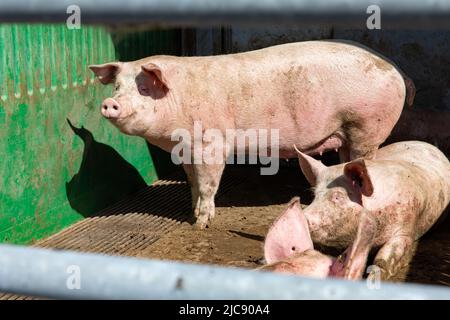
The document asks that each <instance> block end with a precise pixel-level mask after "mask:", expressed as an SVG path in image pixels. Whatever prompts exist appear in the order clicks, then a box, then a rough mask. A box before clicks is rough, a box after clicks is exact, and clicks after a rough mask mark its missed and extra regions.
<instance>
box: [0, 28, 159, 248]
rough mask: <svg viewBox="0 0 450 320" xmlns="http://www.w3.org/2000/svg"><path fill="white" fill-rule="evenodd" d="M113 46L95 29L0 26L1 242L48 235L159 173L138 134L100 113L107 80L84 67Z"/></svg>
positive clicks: (105, 57)
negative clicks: (96, 77)
mask: <svg viewBox="0 0 450 320" xmlns="http://www.w3.org/2000/svg"><path fill="white" fill-rule="evenodd" d="M152 36H154V35H152ZM149 37H150V36H149ZM166 38H167V37H166ZM122 39H125V40H126V39H127V38H126V37H125V36H122ZM126 41H130V40H129V38H128V40H126ZM144 41H150V40H149V39H144ZM160 42H161V41H160ZM139 43H140V44H141V45H143V47H138V46H133V44H132V43H130V44H129V46H130V48H132V50H138V49H136V48H141V49H139V50H142V51H139V52H138V53H139V54H142V55H145V52H146V50H145V48H146V46H149V42H146V43H145V44H143V43H142V42H139ZM118 47H119V48H120V43H119V45H118ZM150 47H151V46H150ZM130 50H131V49H130ZM115 52H116V50H115V47H114V44H113V41H112V38H111V35H110V33H108V32H106V31H105V30H104V29H103V28H99V27H91V26H84V27H82V28H81V29H79V30H69V29H67V28H66V27H65V25H27V24H26V25H25V24H23V25H10V24H5V25H0V84H1V87H0V242H10V243H29V242H32V241H33V240H36V239H39V238H42V237H44V236H47V235H50V234H52V233H54V232H57V231H59V230H60V229H61V228H63V227H65V226H68V225H70V224H72V223H73V222H75V221H77V220H79V219H81V218H82V217H83V216H84V217H86V216H89V215H92V214H93V213H95V212H96V211H98V210H100V209H102V208H104V207H105V206H107V205H109V204H112V203H113V202H116V201H117V200H119V199H121V198H122V197H124V196H125V195H128V194H130V193H133V192H135V191H137V190H138V189H140V188H141V187H142V186H144V185H145V184H146V183H151V182H152V181H153V180H155V179H156V178H157V174H156V170H155V168H154V165H153V161H152V158H151V155H150V153H149V149H148V146H147V145H146V143H145V141H144V140H143V139H140V138H137V137H130V136H125V135H123V134H121V133H120V132H119V131H118V130H117V129H116V128H114V127H113V126H112V125H111V124H109V123H108V122H107V121H105V120H103V119H101V116H100V112H99V105H100V102H101V100H102V99H103V98H104V97H107V96H108V95H109V94H110V91H111V88H110V87H105V86H102V85H100V84H99V83H98V82H97V81H95V82H94V78H93V75H92V74H91V72H90V71H89V70H88V68H87V66H88V65H89V64H91V63H103V62H106V61H111V60H114V59H115V56H116V53H115ZM119 52H120V50H119ZM121 55H122V56H124V55H123V54H121ZM122 60H124V59H122Z"/></svg>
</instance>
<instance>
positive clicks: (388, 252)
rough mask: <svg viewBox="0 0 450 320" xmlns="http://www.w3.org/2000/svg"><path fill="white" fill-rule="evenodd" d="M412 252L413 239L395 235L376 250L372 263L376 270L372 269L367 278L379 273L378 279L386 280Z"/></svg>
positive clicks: (405, 261)
mask: <svg viewBox="0 0 450 320" xmlns="http://www.w3.org/2000/svg"><path fill="white" fill-rule="evenodd" d="M413 253H414V239H413V238H411V237H410V236H397V237H395V238H392V239H390V240H389V241H388V242H386V243H385V244H384V245H383V246H382V247H381V249H380V250H379V251H378V253H377V255H376V257H375V260H374V265H375V266H376V267H378V270H376V268H375V270H374V269H372V271H371V272H370V274H369V276H368V277H369V278H370V279H372V280H376V279H374V277H376V276H377V275H376V274H377V273H379V275H380V277H381V279H380V280H388V279H390V278H392V277H393V276H394V275H396V273H397V272H398V271H399V270H401V269H402V268H403V267H405V266H406V265H407V264H408V263H409V262H410V261H411V258H412V256H413Z"/></svg>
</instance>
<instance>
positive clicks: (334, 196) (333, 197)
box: [331, 192, 344, 202]
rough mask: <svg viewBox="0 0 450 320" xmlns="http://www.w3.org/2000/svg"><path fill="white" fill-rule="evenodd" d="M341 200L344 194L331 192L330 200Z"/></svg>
mask: <svg viewBox="0 0 450 320" xmlns="http://www.w3.org/2000/svg"><path fill="white" fill-rule="evenodd" d="M342 200H344V194H343V193H342V192H333V193H332V194H331V201H333V202H341V201H342Z"/></svg>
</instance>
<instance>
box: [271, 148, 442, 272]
mask: <svg viewBox="0 0 450 320" xmlns="http://www.w3.org/2000/svg"><path fill="white" fill-rule="evenodd" d="M298 156H299V162H300V166H301V170H302V171H303V173H304V174H305V176H306V178H307V179H308V181H309V183H310V184H311V185H312V186H313V187H314V195H315V197H314V200H313V202H312V203H311V204H310V205H309V206H308V207H306V208H305V209H303V210H302V208H301V206H300V203H299V200H298V198H297V199H294V200H293V201H292V202H291V203H290V204H289V205H288V208H287V209H286V211H285V212H284V213H283V214H282V215H281V216H280V217H279V218H278V219H277V220H276V221H275V223H274V224H273V225H272V227H271V228H270V230H269V232H268V234H267V237H266V241H265V245H264V252H265V259H266V262H267V263H269V265H268V266H265V267H264V269H266V270H272V271H278V272H287V273H295V274H302V275H311V276H317V277H327V276H339V277H344V278H347V279H360V278H361V277H362V275H363V274H364V271H365V268H366V262H367V257H368V255H369V252H370V251H371V250H372V249H374V250H376V255H375V259H374V265H375V266H377V267H378V268H376V269H374V270H375V271H376V272H379V273H380V276H381V279H390V278H392V277H393V276H395V275H396V273H397V272H398V271H399V270H400V269H401V268H403V267H404V266H406V265H407V264H408V263H409V262H410V260H411V258H412V255H413V252H414V244H415V242H416V241H417V240H418V239H419V238H420V237H421V236H422V235H423V234H424V233H425V232H427V231H428V230H429V229H430V228H431V227H432V226H433V225H434V224H435V223H436V221H438V220H439V219H440V218H443V216H444V215H443V213H444V214H445V213H446V212H448V209H449V203H450V163H449V161H448V159H447V158H446V157H445V155H444V154H443V153H442V152H441V151H439V150H438V149H437V148H436V147H434V146H432V145H430V144H427V143H425V142H419V141H407V142H398V143H394V144H391V145H388V146H386V147H383V148H381V149H379V150H378V152H377V156H376V159H373V160H368V159H362V158H358V159H355V160H353V161H350V162H348V163H344V164H340V165H335V166H330V167H326V166H325V165H323V164H322V163H321V162H320V161H318V160H315V159H314V158H312V157H310V156H308V155H306V154H304V153H302V152H300V151H298ZM313 243H315V244H319V245H321V246H324V247H331V248H338V249H341V250H342V251H344V250H345V251H344V253H343V254H342V255H341V256H340V257H339V258H333V257H330V256H326V255H324V254H322V253H320V252H318V251H316V250H315V249H314V247H313Z"/></svg>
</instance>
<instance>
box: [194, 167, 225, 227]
mask: <svg viewBox="0 0 450 320" xmlns="http://www.w3.org/2000/svg"><path fill="white" fill-rule="evenodd" d="M224 168H225V164H198V165H194V179H195V180H196V183H197V185H198V193H199V202H198V216H197V221H196V225H197V226H198V227H199V228H200V229H203V228H205V227H206V226H207V224H208V222H209V221H211V220H212V219H213V218H214V213H215V206H214V197H215V195H216V193H217V189H218V188H219V183H220V178H221V177H222V173H223V169H224Z"/></svg>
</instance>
